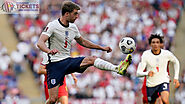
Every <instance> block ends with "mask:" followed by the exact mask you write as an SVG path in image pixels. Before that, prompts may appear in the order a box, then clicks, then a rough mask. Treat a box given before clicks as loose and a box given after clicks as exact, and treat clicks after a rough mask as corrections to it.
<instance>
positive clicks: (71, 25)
mask: <svg viewBox="0 0 185 104" xmlns="http://www.w3.org/2000/svg"><path fill="white" fill-rule="evenodd" d="M69 28H74V29H77V26H76V24H74V23H69Z"/></svg>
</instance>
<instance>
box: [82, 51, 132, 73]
mask: <svg viewBox="0 0 185 104" xmlns="http://www.w3.org/2000/svg"><path fill="white" fill-rule="evenodd" d="M131 61H132V56H131V55H130V54H129V55H128V56H127V57H126V58H125V60H124V61H121V62H120V64H119V65H118V66H117V65H113V64H112V63H110V62H108V61H105V60H102V59H100V58H97V57H95V56H88V57H85V58H84V59H83V61H82V63H81V64H80V68H87V67H89V66H92V65H94V66H95V67H97V68H99V69H101V70H106V71H114V72H117V73H118V74H121V75H124V74H125V73H126V69H127V68H128V66H129V65H130V64H131Z"/></svg>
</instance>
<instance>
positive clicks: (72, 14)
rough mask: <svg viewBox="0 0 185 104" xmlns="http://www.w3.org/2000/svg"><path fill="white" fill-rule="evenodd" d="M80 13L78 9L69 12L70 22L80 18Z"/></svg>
mask: <svg viewBox="0 0 185 104" xmlns="http://www.w3.org/2000/svg"><path fill="white" fill-rule="evenodd" d="M78 16H79V14H78V10H76V9H74V10H73V12H71V13H69V20H68V21H69V22H70V23H74V22H75V20H76V19H77V18H78Z"/></svg>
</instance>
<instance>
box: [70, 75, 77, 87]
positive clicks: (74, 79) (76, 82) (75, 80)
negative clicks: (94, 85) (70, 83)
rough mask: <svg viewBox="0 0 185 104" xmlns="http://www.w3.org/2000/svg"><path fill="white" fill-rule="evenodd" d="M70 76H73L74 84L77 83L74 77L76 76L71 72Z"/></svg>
mask: <svg viewBox="0 0 185 104" xmlns="http://www.w3.org/2000/svg"><path fill="white" fill-rule="evenodd" d="M71 76H72V77H73V80H74V82H75V85H77V81H78V79H77V78H76V76H75V75H74V74H73V73H71Z"/></svg>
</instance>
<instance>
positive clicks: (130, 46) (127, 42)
mask: <svg viewBox="0 0 185 104" xmlns="http://www.w3.org/2000/svg"><path fill="white" fill-rule="evenodd" d="M119 48H120V49H121V52H123V53H124V54H130V53H132V52H134V50H135V49H136V43H135V41H134V39H132V38H130V37H124V38H123V39H121V40H120V42H119Z"/></svg>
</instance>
